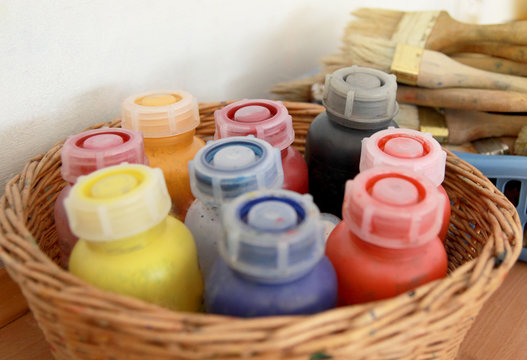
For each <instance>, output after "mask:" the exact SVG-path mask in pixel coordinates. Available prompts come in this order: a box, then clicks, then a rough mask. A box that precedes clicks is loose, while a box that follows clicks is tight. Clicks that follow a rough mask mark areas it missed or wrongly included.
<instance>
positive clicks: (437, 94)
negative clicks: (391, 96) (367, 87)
mask: <svg viewBox="0 0 527 360" xmlns="http://www.w3.org/2000/svg"><path fill="white" fill-rule="evenodd" d="M397 101H399V102H401V103H403V104H414V105H421V106H431V107H444V108H452V109H464V110H478V111H494V112H527V94H525V93H518V92H513V91H501V90H484V89H456V88H451V89H424V88H420V87H415V86H405V85H399V86H397Z"/></svg>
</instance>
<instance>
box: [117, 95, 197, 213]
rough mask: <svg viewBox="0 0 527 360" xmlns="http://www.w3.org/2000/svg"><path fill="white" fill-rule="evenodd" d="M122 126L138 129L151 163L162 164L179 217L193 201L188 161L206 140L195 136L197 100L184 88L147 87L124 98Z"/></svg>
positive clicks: (173, 211) (173, 210)
mask: <svg viewBox="0 0 527 360" xmlns="http://www.w3.org/2000/svg"><path fill="white" fill-rule="evenodd" d="M121 113H122V118H121V121H122V126H123V128H127V129H134V130H140V131H141V132H142V133H143V134H144V138H145V150H146V155H147V156H148V159H149V160H150V166H152V167H154V168H157V167H158V168H161V170H163V174H164V176H165V179H166V183H167V187H168V192H169V193H170V197H171V199H172V213H173V214H174V215H175V216H176V217H177V218H178V219H179V220H181V221H183V220H184V219H185V214H186V213H187V210H188V208H189V206H190V204H192V201H194V196H192V192H191V191H190V183H189V178H188V166H187V163H188V162H189V161H190V160H192V159H193V158H194V155H196V153H197V152H198V150H199V149H200V148H202V147H203V146H204V145H205V143H204V141H203V140H201V139H200V138H198V137H197V136H195V133H196V130H195V129H196V127H197V126H198V125H199V110H198V102H197V100H196V98H195V97H193V96H192V95H191V94H189V93H188V92H186V91H181V90H174V91H150V92H145V93H142V94H138V95H133V96H130V97H129V98H127V99H126V100H125V101H124V102H123V103H122V106H121Z"/></svg>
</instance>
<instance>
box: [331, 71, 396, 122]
mask: <svg viewBox="0 0 527 360" xmlns="http://www.w3.org/2000/svg"><path fill="white" fill-rule="evenodd" d="M396 92H397V81H396V77H395V75H390V74H387V73H385V72H383V71H380V70H375V69H370V68H366V67H360V66H356V65H354V66H351V67H347V68H343V69H339V70H337V71H335V72H334V73H333V74H330V75H327V76H326V83H325V85H324V95H323V100H322V101H323V104H324V106H325V107H326V111H327V113H328V116H329V117H330V118H331V119H332V120H334V121H336V122H337V123H339V124H341V125H343V126H346V127H352V128H356V129H375V128H379V127H383V126H387V125H388V124H389V123H390V121H391V120H392V119H393V117H394V116H395V115H396V114H397V112H398V111H399V105H398V104H397V102H396V101H395V95H396Z"/></svg>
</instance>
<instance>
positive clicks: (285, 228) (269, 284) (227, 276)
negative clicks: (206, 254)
mask: <svg viewBox="0 0 527 360" xmlns="http://www.w3.org/2000/svg"><path fill="white" fill-rule="evenodd" d="M222 211H223V224H224V228H225V233H226V234H225V237H224V238H223V239H222V241H221V242H220V243H219V245H220V246H219V250H220V255H221V256H220V257H219V258H218V260H217V261H216V262H215V264H214V266H213V268H212V271H211V273H210V274H209V276H208V278H207V279H206V282H205V307H206V309H207V311H209V312H212V313H216V314H224V315H231V316H240V317H253V316H274V315H294V314H313V313H316V312H319V311H324V310H327V309H330V308H333V307H334V306H335V305H336V300H337V278H336V275H335V270H334V269H333V267H332V265H331V263H330V262H329V260H328V259H327V257H326V256H324V226H323V225H322V222H321V221H320V214H319V211H318V209H317V207H316V206H315V204H314V203H313V201H312V198H311V195H300V194H298V193H296V192H293V191H288V190H264V191H255V192H251V193H246V194H244V195H241V196H239V197H238V198H236V199H235V200H234V201H232V202H231V203H230V204H228V205H227V206H225V207H223V208H222Z"/></svg>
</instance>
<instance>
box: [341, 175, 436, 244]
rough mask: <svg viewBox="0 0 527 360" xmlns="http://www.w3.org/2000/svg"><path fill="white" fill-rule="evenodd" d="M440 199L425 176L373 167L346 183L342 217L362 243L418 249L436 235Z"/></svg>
mask: <svg viewBox="0 0 527 360" xmlns="http://www.w3.org/2000/svg"><path fill="white" fill-rule="evenodd" d="M443 197H444V195H443V194H441V193H440V192H439V191H438V190H437V187H436V186H435V185H434V184H432V183H431V182H430V180H428V179H427V178H426V177H425V176H424V175H420V174H418V173H415V172H413V171H409V170H400V169H395V168H387V167H376V168H372V169H369V170H366V171H364V172H361V173H359V174H358V175H357V176H356V177H355V179H353V180H349V181H348V182H347V183H346V193H345V196H344V204H343V206H342V215H343V218H344V222H345V223H346V225H347V226H348V228H349V229H350V230H351V231H352V232H353V233H354V234H355V235H357V236H358V237H360V238H361V239H363V240H364V241H368V242H370V243H372V244H376V245H379V246H382V247H388V248H404V247H411V246H417V245H421V244H423V243H426V242H428V241H430V240H432V239H433V238H435V237H436V236H437V233H438V232H439V228H440V226H441V221H442V215H441V214H442V213H443V207H444V198H443Z"/></svg>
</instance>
